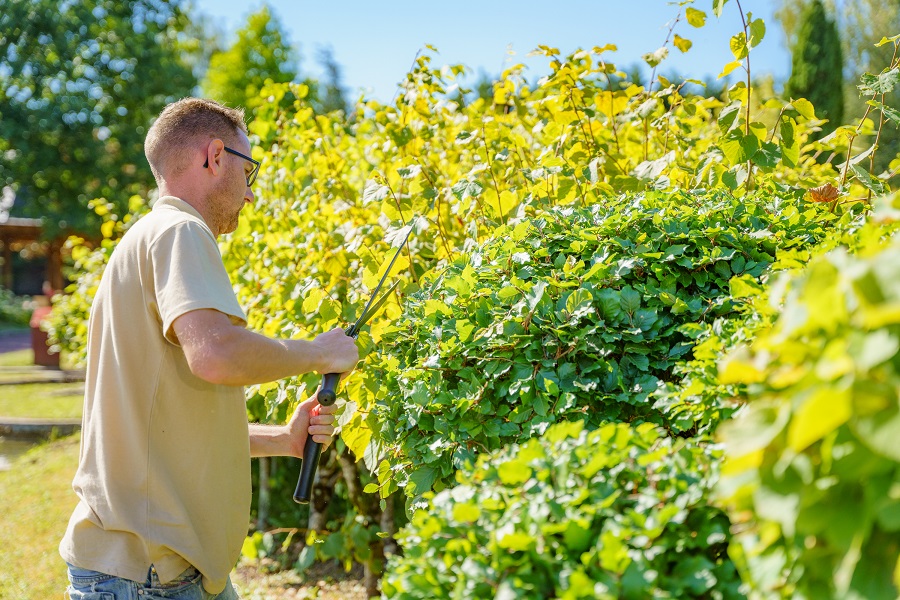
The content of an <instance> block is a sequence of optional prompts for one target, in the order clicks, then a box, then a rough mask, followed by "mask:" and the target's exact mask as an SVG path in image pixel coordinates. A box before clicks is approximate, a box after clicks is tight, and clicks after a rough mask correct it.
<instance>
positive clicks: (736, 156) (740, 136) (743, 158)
mask: <svg viewBox="0 0 900 600" xmlns="http://www.w3.org/2000/svg"><path fill="white" fill-rule="evenodd" d="M719 148H720V149H721V150H722V153H723V154H724V155H725V158H726V159H727V160H728V162H729V164H731V165H737V164H740V163H744V162H747V161H748V160H750V159H751V158H753V155H754V154H756V151H757V150H759V138H758V137H756V136H755V135H753V134H752V133H750V134H747V135H745V134H744V132H743V131H741V130H740V129H733V130H731V131H730V132H728V134H727V135H726V136H725V137H724V138H722V141H721V142H719Z"/></svg>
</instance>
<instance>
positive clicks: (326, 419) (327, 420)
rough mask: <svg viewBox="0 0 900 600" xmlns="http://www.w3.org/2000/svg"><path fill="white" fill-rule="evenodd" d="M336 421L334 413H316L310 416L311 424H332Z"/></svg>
mask: <svg viewBox="0 0 900 600" xmlns="http://www.w3.org/2000/svg"><path fill="white" fill-rule="evenodd" d="M332 423H334V415H316V416H313V417H310V419H309V424H310V425H331V424H332Z"/></svg>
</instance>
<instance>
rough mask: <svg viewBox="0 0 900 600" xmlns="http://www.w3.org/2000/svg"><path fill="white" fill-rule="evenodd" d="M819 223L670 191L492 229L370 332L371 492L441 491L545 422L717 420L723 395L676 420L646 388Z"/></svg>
mask: <svg viewBox="0 0 900 600" xmlns="http://www.w3.org/2000/svg"><path fill="white" fill-rule="evenodd" d="M832 218H833V215H831V213H828V212H826V211H823V210H822V209H821V208H820V207H819V206H818V205H815V204H810V203H805V202H804V201H802V200H791V199H784V198H771V197H769V198H767V197H765V196H763V195H760V196H748V197H744V198H735V197H734V196H732V195H731V194H729V193H727V192H722V191H719V192H708V193H702V192H698V193H687V192H680V191H675V192H650V193H646V194H636V195H626V196H622V197H618V198H609V199H608V200H607V201H606V202H604V203H600V204H595V205H593V206H592V207H590V208H586V209H575V208H571V207H570V208H558V209H554V210H551V211H549V212H546V213H544V214H543V216H542V217H540V218H534V219H530V220H526V221H522V222H518V223H515V224H510V225H509V226H505V227H501V228H499V229H498V230H497V232H496V236H495V237H494V238H493V239H492V240H490V241H488V242H486V243H485V244H483V245H480V246H478V247H476V248H474V249H473V250H471V251H470V252H469V253H467V254H465V255H463V256H462V257H461V258H459V259H457V260H456V261H454V262H453V263H452V264H451V265H450V266H449V267H448V268H447V269H444V270H435V271H433V272H432V273H430V274H428V275H426V277H425V278H423V280H422V289H421V290H420V291H419V292H417V293H414V294H412V295H410V296H409V297H407V299H406V301H405V304H404V310H403V314H402V316H401V317H400V318H399V319H398V320H397V321H396V322H395V323H394V324H393V326H391V327H389V328H387V329H386V330H385V331H384V333H383V338H382V342H381V345H382V347H383V348H385V351H383V352H382V353H381V355H380V356H379V357H376V358H375V359H374V360H373V363H374V364H373V365H372V366H370V371H369V372H370V373H371V377H370V378H369V379H367V381H366V382H367V383H368V384H369V385H371V386H372V388H371V389H370V392H371V393H372V394H373V395H375V396H376V397H377V398H379V400H378V403H377V405H376V406H375V408H374V415H375V418H376V419H377V428H378V429H377V431H376V434H375V439H377V440H379V441H380V442H381V443H383V444H384V446H385V454H386V455H387V456H388V457H398V458H396V459H393V458H389V459H387V460H388V461H389V462H390V467H389V468H387V467H384V466H383V467H382V468H380V469H379V470H380V472H381V474H382V477H381V480H382V481H381V483H382V486H383V487H384V488H387V489H393V486H394V484H395V483H394V482H396V483H397V484H399V485H401V486H403V485H406V484H407V483H408V484H409V485H408V487H407V493H408V494H410V495H411V496H414V495H416V494H421V493H423V492H425V491H427V490H429V489H431V488H432V487H433V486H434V487H435V489H441V488H442V487H443V486H444V485H446V484H447V483H449V482H451V481H452V478H453V472H454V470H455V469H457V468H459V467H461V466H462V465H463V464H464V463H465V462H466V461H468V460H473V459H474V457H475V456H476V454H477V453H479V452H483V451H491V450H495V449H497V448H500V447H501V446H503V445H505V444H508V443H511V442H520V441H523V440H525V439H528V438H529V437H532V436H536V435H540V434H542V433H543V432H544V430H545V429H546V427H547V426H548V425H549V424H551V423H554V422H556V421H561V420H573V419H575V420H585V421H586V422H587V423H588V424H589V425H590V426H591V427H596V426H598V425H600V424H601V423H605V422H608V421H621V422H634V421H637V422H640V421H649V422H653V423H656V424H659V425H661V426H662V427H664V428H665V429H666V430H667V431H668V432H669V434H670V435H682V436H693V435H699V434H703V433H706V432H709V431H710V430H712V429H714V428H715V427H716V426H717V424H718V422H719V421H721V420H722V419H724V418H726V417H727V416H728V415H729V414H730V410H731V408H729V407H728V406H725V405H724V404H723V402H724V401H725V399H723V400H722V401H721V402H720V401H718V400H715V399H713V400H712V402H710V403H709V404H708V405H705V406H702V407H700V408H699V409H692V408H688V409H685V410H678V407H677V406H672V405H671V404H666V403H662V404H659V405H657V404H656V403H655V401H654V400H655V398H654V394H655V392H656V391H657V389H658V388H659V386H661V385H663V384H665V383H667V382H676V381H678V378H677V377H675V376H674V375H673V368H674V367H675V366H676V365H677V364H680V363H683V362H685V361H687V360H689V359H690V358H691V353H692V349H693V346H694V338H696V337H697V335H698V334H699V332H701V331H702V330H703V324H704V323H712V322H713V321H714V320H715V319H716V318H717V317H723V318H729V317H732V318H736V317H738V316H740V314H739V313H738V312H736V311H735V307H734V303H733V301H732V297H731V291H730V281H731V279H732V278H734V277H743V278H745V280H746V281H749V282H756V281H758V279H759V278H760V276H761V275H762V274H763V273H764V272H765V271H766V269H767V267H768V266H769V265H770V264H772V263H773V262H774V261H775V260H776V257H777V255H778V252H779V251H780V250H783V249H786V248H792V247H803V246H807V245H813V244H815V243H816V242H817V241H819V240H821V239H822V237H823V236H824V235H825V232H826V231H827V230H828V228H829V223H830V222H831V221H832ZM747 278H749V279H747ZM745 285H749V283H746V282H745ZM757 285H758V284H757ZM407 477H408V479H407Z"/></svg>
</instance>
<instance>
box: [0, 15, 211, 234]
mask: <svg viewBox="0 0 900 600" xmlns="http://www.w3.org/2000/svg"><path fill="white" fill-rule="evenodd" d="M189 28H190V22H189V20H188V17H187V15H186V14H185V11H184V8H183V4H182V2H181V1H180V0H170V1H168V2H159V1H157V0H94V1H92V2H57V1H55V0H7V1H6V2H4V8H3V11H2V12H0V88H2V90H3V91H4V93H2V94H0V187H3V186H9V187H11V188H13V189H15V192H16V195H17V200H16V205H15V206H14V208H13V214H14V215H19V216H28V217H43V218H44V231H45V235H46V236H48V237H55V236H56V235H57V234H58V233H61V232H65V231H75V232H79V233H86V234H91V235H96V234H97V233H98V228H99V226H100V220H99V218H98V217H97V215H95V214H94V213H93V212H92V211H89V210H88V209H87V204H88V202H89V201H90V200H92V199H94V198H97V197H106V198H107V199H108V200H109V201H111V202H113V203H114V204H115V205H116V206H117V207H119V208H121V211H122V212H121V213H119V214H123V213H124V212H125V210H126V207H127V204H128V198H129V196H130V195H131V194H133V193H142V192H146V191H147V190H148V189H149V188H150V187H151V186H152V182H153V177H152V174H151V172H150V169H149V166H148V165H147V163H146V160H145V158H144V154H143V142H144V136H145V135H146V130H147V127H149V125H150V123H151V121H152V120H153V118H154V117H155V116H156V115H157V114H159V111H160V110H161V109H162V107H163V106H164V105H165V104H167V103H168V102H171V101H172V100H174V99H176V98H178V97H179V96H184V95H188V94H189V93H190V92H191V90H192V89H193V88H194V86H195V85H196V79H195V78H194V76H193V75H192V73H191V69H190V66H189V60H190V57H191V51H190V47H189V46H188V45H187V42H188V39H189V36H187V35H185V32H187V31H188V30H189Z"/></svg>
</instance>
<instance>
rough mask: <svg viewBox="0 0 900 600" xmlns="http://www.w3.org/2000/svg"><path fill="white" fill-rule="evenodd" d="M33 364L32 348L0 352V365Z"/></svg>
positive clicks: (28, 365)
mask: <svg viewBox="0 0 900 600" xmlns="http://www.w3.org/2000/svg"><path fill="white" fill-rule="evenodd" d="M33 364H34V350H32V349H31V348H26V349H25V350H14V351H13V352H4V353H2V354H0V367H30V366H31V365H33Z"/></svg>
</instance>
